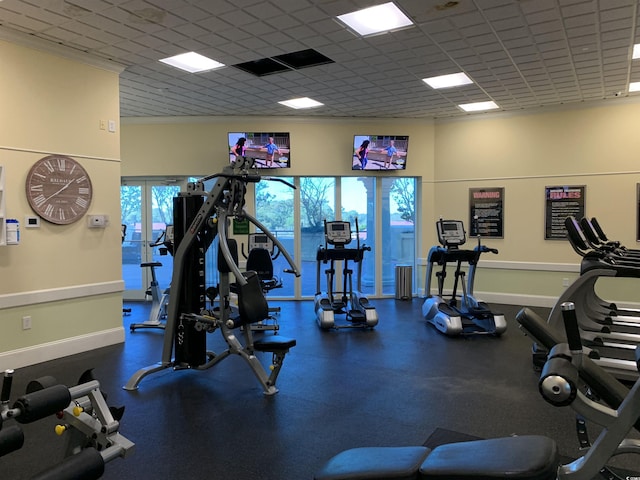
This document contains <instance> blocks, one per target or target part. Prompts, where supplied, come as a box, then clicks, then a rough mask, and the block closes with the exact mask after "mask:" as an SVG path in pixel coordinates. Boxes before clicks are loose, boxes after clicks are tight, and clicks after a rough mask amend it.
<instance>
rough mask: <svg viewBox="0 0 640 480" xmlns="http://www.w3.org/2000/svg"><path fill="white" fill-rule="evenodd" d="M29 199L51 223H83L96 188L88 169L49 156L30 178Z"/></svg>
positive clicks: (57, 157)
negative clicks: (79, 221) (92, 183)
mask: <svg viewBox="0 0 640 480" xmlns="http://www.w3.org/2000/svg"><path fill="white" fill-rule="evenodd" d="M26 194H27V200H29V205H31V208H33V211H34V212H36V213H37V214H38V215H40V216H41V217H42V218H43V219H45V220H47V221H48V222H51V223H55V224H58V225H67V224H70V223H73V222H76V221H78V220H80V218H82V217H83V216H84V214H85V213H87V210H88V209H89V205H90V204H91V197H92V195H93V188H92V186H91V179H90V178H89V175H88V174H87V172H86V170H85V169H84V168H82V165H80V164H79V163H78V162H77V161H76V160H74V159H73V158H71V157H67V156H65V155H49V156H47V157H44V158H41V159H40V160H38V161H37V162H36V163H34V164H33V166H32V167H31V170H29V174H28V175H27V184H26Z"/></svg>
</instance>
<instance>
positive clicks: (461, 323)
mask: <svg viewBox="0 0 640 480" xmlns="http://www.w3.org/2000/svg"><path fill="white" fill-rule="evenodd" d="M436 230H437V232H438V241H439V242H440V244H441V245H442V246H438V245H436V246H433V247H431V249H430V250H429V256H428V259H427V272H426V278H425V293H426V294H427V298H426V300H425V301H424V303H423V304H422V315H423V316H424V318H425V319H426V320H427V321H428V322H429V323H431V324H433V326H434V327H436V328H437V329H438V330H439V331H441V332H442V333H444V334H446V335H451V336H454V335H461V334H478V333H484V334H492V335H496V336H500V335H502V334H503V333H504V332H505V330H506V329H507V323H506V320H505V318H504V315H503V314H502V313H498V312H492V311H491V309H490V308H489V306H488V305H487V304H486V303H485V302H483V301H481V300H478V299H477V298H475V296H474V295H473V284H474V280H475V274H476V266H477V264H478V261H479V260H480V255H481V254H482V253H494V254H497V253H498V250H496V249H495V248H489V247H487V246H485V245H482V244H481V242H480V236H478V245H477V246H476V247H475V248H474V249H473V250H462V249H460V246H462V245H464V244H465V242H466V232H465V230H464V224H463V223H462V221H461V220H443V219H440V220H438V221H437V222H436ZM450 262H455V263H456V270H455V272H454V281H453V291H452V293H451V298H449V299H448V300H446V299H445V298H444V284H445V279H446V277H447V263H450ZM463 263H466V264H468V265H469V272H468V277H467V274H465V272H464V271H463V270H462V264H463ZM436 265H439V266H441V267H442V268H441V269H440V270H439V271H436V273H435V276H436V277H437V281H438V293H437V294H436V295H431V279H432V277H433V271H434V266H436ZM458 285H460V287H461V289H462V295H461V296H460V302H459V303H458V297H457V291H458Z"/></svg>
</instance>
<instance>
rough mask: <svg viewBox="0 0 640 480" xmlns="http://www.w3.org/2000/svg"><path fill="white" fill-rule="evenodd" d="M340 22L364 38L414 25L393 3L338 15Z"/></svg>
mask: <svg viewBox="0 0 640 480" xmlns="http://www.w3.org/2000/svg"><path fill="white" fill-rule="evenodd" d="M338 20H340V21H341V22H342V23H344V24H345V25H347V26H348V27H349V28H351V29H352V30H354V31H355V32H357V33H358V34H360V35H363V36H364V35H373V34H374V33H381V32H388V31H391V30H396V29H398V28H402V27H408V26H409V25H413V22H412V21H411V20H409V18H408V17H407V16H406V15H405V14H404V13H402V12H401V11H400V9H399V8H398V7H396V6H395V4H394V3H393V2H388V3H383V4H382V5H376V6H375V7H369V8H365V9H362V10H358V11H357V12H351V13H345V14H344V15H338Z"/></svg>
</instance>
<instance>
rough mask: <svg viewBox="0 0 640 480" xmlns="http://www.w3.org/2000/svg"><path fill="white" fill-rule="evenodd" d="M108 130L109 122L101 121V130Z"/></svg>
mask: <svg viewBox="0 0 640 480" xmlns="http://www.w3.org/2000/svg"><path fill="white" fill-rule="evenodd" d="M106 129H107V121H106V120H100V130H106Z"/></svg>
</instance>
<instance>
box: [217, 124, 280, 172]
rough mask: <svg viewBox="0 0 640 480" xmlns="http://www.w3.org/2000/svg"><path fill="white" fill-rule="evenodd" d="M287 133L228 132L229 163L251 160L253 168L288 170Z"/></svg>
mask: <svg viewBox="0 0 640 480" xmlns="http://www.w3.org/2000/svg"><path fill="white" fill-rule="evenodd" d="M290 144H291V143H290V141H289V133H288V132H253V133H252V132H229V134H228V147H229V148H228V153H229V161H230V162H231V163H234V162H235V161H236V160H237V159H238V158H241V157H242V158H250V159H252V160H253V168H290V167H291V148H290Z"/></svg>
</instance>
